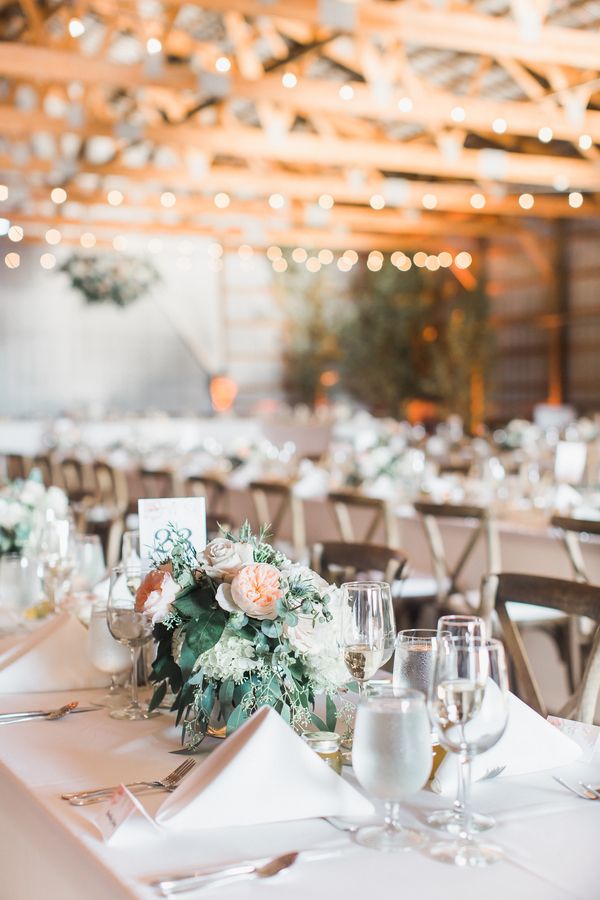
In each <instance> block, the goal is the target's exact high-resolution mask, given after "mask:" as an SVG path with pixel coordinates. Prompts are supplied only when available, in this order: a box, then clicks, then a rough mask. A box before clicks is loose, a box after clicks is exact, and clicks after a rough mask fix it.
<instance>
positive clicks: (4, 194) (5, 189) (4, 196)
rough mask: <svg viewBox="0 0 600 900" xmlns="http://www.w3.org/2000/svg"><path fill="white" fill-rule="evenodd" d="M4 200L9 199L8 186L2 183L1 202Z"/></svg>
mask: <svg viewBox="0 0 600 900" xmlns="http://www.w3.org/2000/svg"><path fill="white" fill-rule="evenodd" d="M3 200H8V187H7V186H6V185H5V184H0V202H1V201H3Z"/></svg>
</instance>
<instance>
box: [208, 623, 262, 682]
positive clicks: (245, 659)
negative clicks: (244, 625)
mask: <svg viewBox="0 0 600 900" xmlns="http://www.w3.org/2000/svg"><path fill="white" fill-rule="evenodd" d="M262 667H263V661H262V659H257V658H256V654H255V651H254V644H253V643H252V641H249V640H247V639H246V638H242V637H239V635H237V634H235V633H232V632H231V631H228V630H227V629H225V631H224V632H223V634H222V635H221V637H220V639H219V640H218V641H217V643H216V644H215V645H214V647H211V648H210V650H205V652H204V653H201V654H200V656H199V657H198V659H197V660H196V664H195V666H194V669H195V670H198V669H203V671H204V674H205V675H206V677H207V678H214V679H216V680H217V681H225V679H226V678H233V680H234V681H235V683H236V684H240V683H241V682H242V681H243V680H244V677H245V676H246V675H247V674H248V672H255V671H257V670H258V669H261V668H262Z"/></svg>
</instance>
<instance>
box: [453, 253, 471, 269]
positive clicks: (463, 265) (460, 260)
mask: <svg viewBox="0 0 600 900" xmlns="http://www.w3.org/2000/svg"><path fill="white" fill-rule="evenodd" d="M472 262H473V257H472V256H471V254H470V253H467V251H466V250H463V251H462V252H461V253H457V254H456V256H455V257H454V265H455V266H456V268H457V269H468V268H469V266H470V265H471V263H472Z"/></svg>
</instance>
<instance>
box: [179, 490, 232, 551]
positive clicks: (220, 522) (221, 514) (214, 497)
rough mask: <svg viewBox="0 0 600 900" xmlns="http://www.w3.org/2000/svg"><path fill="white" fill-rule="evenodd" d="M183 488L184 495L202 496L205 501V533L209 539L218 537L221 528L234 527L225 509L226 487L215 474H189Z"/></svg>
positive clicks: (229, 528)
mask: <svg viewBox="0 0 600 900" xmlns="http://www.w3.org/2000/svg"><path fill="white" fill-rule="evenodd" d="M183 490H184V493H185V496H186V497H204V500H205V502H206V534H207V537H208V539H209V540H212V539H213V538H215V537H220V536H221V534H222V529H224V528H225V529H228V530H229V531H231V530H232V528H234V527H235V525H234V522H233V520H232V518H231V516H230V515H229V512H228V511H227V509H226V502H225V501H226V496H227V488H226V487H225V485H224V484H223V482H222V481H221V479H220V478H217V477H216V476H215V475H190V476H189V477H188V478H186V480H185V482H184V485H183Z"/></svg>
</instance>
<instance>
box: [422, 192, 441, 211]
mask: <svg viewBox="0 0 600 900" xmlns="http://www.w3.org/2000/svg"><path fill="white" fill-rule="evenodd" d="M421 203H422V204H423V206H424V207H425V209H435V208H436V206H437V204H438V199H437V197H436V196H435V194H423V198H422V200H421Z"/></svg>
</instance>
